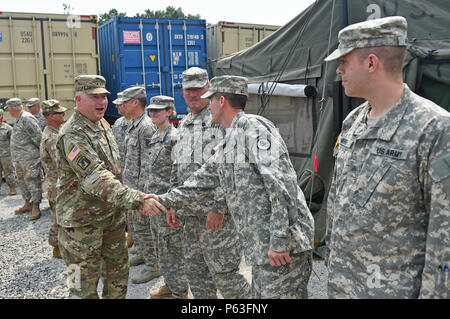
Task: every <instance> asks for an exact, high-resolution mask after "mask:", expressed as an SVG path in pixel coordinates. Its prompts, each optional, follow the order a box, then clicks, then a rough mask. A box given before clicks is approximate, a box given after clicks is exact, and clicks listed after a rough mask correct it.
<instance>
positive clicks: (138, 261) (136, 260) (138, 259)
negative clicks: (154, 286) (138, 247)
mask: <svg viewBox="0 0 450 319" xmlns="http://www.w3.org/2000/svg"><path fill="white" fill-rule="evenodd" d="M144 262H145V260H144V258H143V257H142V256H141V255H139V254H137V255H136V256H133V257H131V258H130V266H139V265H142V264H143V263H144Z"/></svg>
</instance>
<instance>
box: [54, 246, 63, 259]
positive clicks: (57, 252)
mask: <svg viewBox="0 0 450 319" xmlns="http://www.w3.org/2000/svg"><path fill="white" fill-rule="evenodd" d="M53 257H54V258H62V256H61V252H60V251H59V248H58V247H53Z"/></svg>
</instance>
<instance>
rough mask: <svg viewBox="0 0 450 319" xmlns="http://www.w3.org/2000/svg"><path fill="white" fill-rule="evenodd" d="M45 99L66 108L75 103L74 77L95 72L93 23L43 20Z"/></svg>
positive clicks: (95, 47)
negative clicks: (55, 101)
mask: <svg viewBox="0 0 450 319" xmlns="http://www.w3.org/2000/svg"><path fill="white" fill-rule="evenodd" d="M44 38H45V42H46V48H45V61H46V72H45V74H44V76H45V77H46V78H47V81H46V83H47V88H46V90H47V94H46V95H47V98H48V99H56V100H58V101H60V102H61V104H62V105H64V106H67V107H68V108H69V112H68V114H69V115H70V114H71V113H72V110H73V108H74V106H75V102H74V96H75V89H74V79H75V77H76V76H78V75H82V74H98V73H99V66H98V59H97V57H98V54H97V52H96V51H97V50H98V48H97V44H96V43H97V42H96V39H97V30H96V27H95V24H94V23H92V22H90V21H89V22H85V21H82V20H76V21H74V22H70V21H68V20H67V19H64V18H63V19H57V18H56V19H55V18H53V19H52V18H49V19H48V20H46V21H45V22H44Z"/></svg>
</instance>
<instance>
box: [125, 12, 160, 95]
mask: <svg viewBox="0 0 450 319" xmlns="http://www.w3.org/2000/svg"><path fill="white" fill-rule="evenodd" d="M119 26H120V27H119V28H118V30H119V41H120V44H119V45H120V46H121V47H120V52H121V54H120V66H121V72H120V74H121V79H120V86H121V87H120V91H123V90H125V89H127V88H130V87H132V86H135V85H141V86H145V88H146V92H147V101H148V102H149V101H150V98H151V97H152V96H156V95H160V94H162V87H161V84H160V72H159V69H160V68H161V61H160V54H159V53H158V52H159V51H158V48H159V47H161V42H160V41H161V34H160V33H161V31H160V28H159V25H158V24H157V23H151V22H148V21H145V19H143V20H142V23H141V21H139V22H138V23H122V24H120V25H119Z"/></svg>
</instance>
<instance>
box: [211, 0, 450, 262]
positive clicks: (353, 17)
mask: <svg viewBox="0 0 450 319" xmlns="http://www.w3.org/2000/svg"><path fill="white" fill-rule="evenodd" d="M286 10H289V8H288V7H287V8H286ZM342 13H345V15H346V18H347V24H353V23H357V22H361V21H364V20H368V19H372V18H382V17H386V16H393V15H401V16H404V17H405V18H406V19H407V21H408V39H409V46H408V54H407V57H406V60H405V65H404V75H405V81H406V83H407V84H408V85H409V87H410V88H411V89H412V90H414V91H415V92H417V93H419V94H420V95H422V96H424V97H426V98H428V99H431V100H433V101H435V102H436V103H437V104H439V105H441V106H442V107H444V108H445V109H447V110H450V1H447V0H427V1H418V0H347V1H345V0H334V1H333V0H318V1H316V2H315V3H314V4H312V5H311V6H310V7H309V8H307V9H306V10H305V11H303V12H302V13H300V14H299V15H298V16H297V17H296V18H294V19H293V20H292V21H290V22H289V23H287V24H286V25H284V26H283V27H281V28H280V29H279V30H278V31H277V32H275V33H273V34H272V35H270V36H269V37H268V38H266V39H264V40H263V41H261V42H259V43H257V44H256V45H254V46H252V47H251V48H249V49H247V50H245V51H241V52H238V53H236V54H234V55H231V56H228V57H224V58H221V59H219V60H216V61H210V62H209V70H210V72H211V75H212V76H216V75H226V74H230V75H243V76H246V77H248V78H249V82H250V83H260V82H269V81H279V82H280V83H288V84H308V85H312V86H314V87H315V88H316V89H317V92H318V93H317V96H316V97H315V98H313V103H314V111H315V115H316V116H315V118H314V121H315V123H314V129H315V132H314V139H313V148H312V152H311V154H309V156H302V157H299V156H292V155H291V159H292V162H293V164H294V166H295V169H296V171H297V174H298V178H299V179H298V182H299V185H300V187H301V188H302V190H303V191H304V193H305V197H306V198H307V200H308V201H309V200H310V199H312V201H311V203H310V209H311V212H312V213H313V216H314V219H315V222H316V244H319V246H320V245H323V243H324V238H325V219H326V197H327V192H328V188H329V185H330V182H331V177H332V171H333V165H334V162H333V157H332V153H333V148H334V145H335V142H336V136H337V134H338V133H339V132H338V130H339V125H338V126H337V128H335V126H336V120H335V112H336V110H335V108H337V107H338V105H334V103H333V95H334V97H335V100H336V93H334V94H333V84H334V83H335V82H336V81H338V80H339V78H338V76H337V75H336V68H337V66H338V62H331V63H328V64H326V63H325V62H324V61H323V60H324V58H325V57H326V56H328V54H329V53H331V52H332V51H333V50H334V49H335V48H336V47H337V45H338V41H337V35H338V32H339V30H340V29H341V28H342V26H345V19H344V17H345V15H343V14H342ZM343 23H344V24H343ZM330 30H331V33H330ZM334 92H336V91H334ZM361 102H362V100H361V99H351V100H350V104H349V109H348V110H345V111H344V115H345V114H346V113H348V111H350V110H351V109H352V108H353V107H355V106H357V105H359V104H360V103H361ZM335 104H337V103H335ZM269 110H270V111H271V113H273V112H276V111H277V105H276V103H269V104H268V105H267V107H266V111H265V112H263V113H261V115H263V116H264V115H265V113H269V112H268V111H269ZM292 120H293V121H295V119H292ZM275 124H277V123H276V121H275ZM338 124H339V123H338ZM314 157H317V173H313V172H314V163H313V159H314ZM313 175H314V179H312V177H313ZM311 189H312V191H311ZM319 253H320V249H319Z"/></svg>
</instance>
